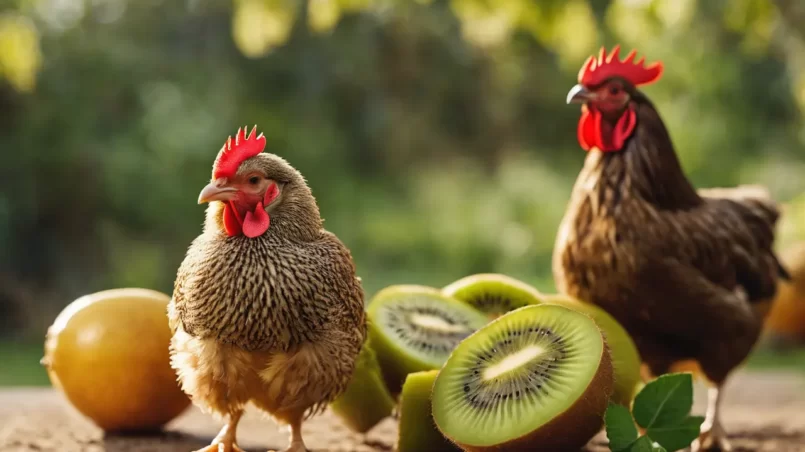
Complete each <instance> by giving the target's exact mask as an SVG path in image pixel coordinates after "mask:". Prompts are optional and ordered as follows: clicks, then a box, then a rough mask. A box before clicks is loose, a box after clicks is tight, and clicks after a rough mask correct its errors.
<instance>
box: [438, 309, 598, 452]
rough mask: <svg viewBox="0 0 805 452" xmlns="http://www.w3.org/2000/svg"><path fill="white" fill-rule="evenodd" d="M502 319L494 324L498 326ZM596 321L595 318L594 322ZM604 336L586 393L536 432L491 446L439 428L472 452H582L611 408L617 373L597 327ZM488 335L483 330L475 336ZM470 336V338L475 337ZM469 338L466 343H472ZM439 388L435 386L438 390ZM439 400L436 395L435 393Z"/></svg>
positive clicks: (460, 445) (464, 448)
mask: <svg viewBox="0 0 805 452" xmlns="http://www.w3.org/2000/svg"><path fill="white" fill-rule="evenodd" d="M533 308H538V309H539V308H541V306H528V307H523V308H520V309H517V310H515V311H513V312H512V313H514V312H516V311H520V310H525V309H533ZM551 308H556V309H562V310H569V311H572V310H571V309H568V308H565V307H561V306H551ZM577 314H578V315H579V316H584V317H587V318H589V316H587V315H586V314H582V313H577ZM499 320H501V319H498V320H496V321H493V322H492V323H495V322H497V321H499ZM590 320H592V319H590ZM596 330H597V331H598V332H599V334H600V341H601V344H602V347H601V354H600V355H599V356H598V365H597V367H596V369H597V370H596V373H595V374H594V375H593V377H592V379H591V380H590V382H589V384H588V385H587V387H586V389H585V390H584V392H583V393H582V394H581V395H580V396H579V397H578V398H577V399H576V401H575V402H574V403H573V404H572V405H571V406H569V407H568V408H566V409H565V410H564V411H563V412H561V413H559V414H557V415H555V416H554V417H553V418H552V419H551V420H549V421H548V422H546V423H544V424H542V425H541V426H539V427H537V428H536V429H534V430H533V431H532V432H530V433H527V434H525V435H522V436H520V437H517V438H513V439H511V440H508V441H505V442H499V443H496V444H490V445H477V444H467V443H464V442H462V441H460V440H457V439H456V438H455V437H454V436H453V435H450V432H448V431H446V430H444V429H443V428H442V427H441V426H440V425H439V423H438V421H437V423H436V426H437V428H438V429H439V430H440V431H441V432H442V434H443V435H444V436H445V437H446V438H448V439H450V440H451V441H453V442H454V443H455V444H456V445H458V446H459V447H461V449H462V450H465V451H472V452H476V451H477V452H487V451H499V452H509V451H524V452H525V451H535V450H544V451H553V452H565V451H567V452H578V451H579V449H581V448H582V447H584V445H586V444H587V443H588V442H589V441H590V440H591V439H592V438H593V437H594V436H595V435H596V434H597V433H598V432H599V431H601V429H602V427H603V425H604V413H605V412H606V409H607V406H608V405H609V402H610V398H611V396H612V393H613V391H614V370H613V367H612V357H611V354H610V349H609V346H608V344H607V342H606V339H605V338H604V336H603V333H601V332H600V330H598V329H597V328H596ZM481 334H485V331H484V329H481V330H479V331H477V332H475V333H473V335H472V336H475V335H481ZM472 336H470V337H472ZM470 337H468V338H467V339H466V340H469V339H470ZM435 388H436V387H434V390H435ZM465 391H466V390H465ZM434 397H436V393H434Z"/></svg>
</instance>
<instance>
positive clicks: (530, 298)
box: [442, 273, 542, 319]
mask: <svg viewBox="0 0 805 452" xmlns="http://www.w3.org/2000/svg"><path fill="white" fill-rule="evenodd" d="M442 293H444V294H445V295H447V296H449V297H453V298H455V299H457V300H460V301H463V302H465V303H467V304H469V305H470V306H472V307H474V308H475V309H478V310H479V311H481V312H483V313H485V314H486V315H487V316H489V318H490V319H495V318H497V317H499V316H501V315H503V314H505V313H507V312H509V311H511V310H512V309H517V308H521V307H523V306H528V305H532V304H538V303H540V301H541V298H542V295H541V294H540V292H539V291H538V290H537V289H535V288H534V287H533V286H531V285H529V284H527V283H525V282H523V281H520V280H519V279H516V278H512V277H511V276H507V275H503V274H500V273H478V274H475V275H470V276H466V277H464V278H461V279H459V280H457V281H455V282H453V283H451V284H450V285H448V286H446V287H445V288H443V289H442Z"/></svg>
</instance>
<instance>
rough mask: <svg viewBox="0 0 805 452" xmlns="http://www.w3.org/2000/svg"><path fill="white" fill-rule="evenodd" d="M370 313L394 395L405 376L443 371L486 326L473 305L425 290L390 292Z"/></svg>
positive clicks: (385, 375)
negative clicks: (467, 340) (459, 347)
mask: <svg viewBox="0 0 805 452" xmlns="http://www.w3.org/2000/svg"><path fill="white" fill-rule="evenodd" d="M366 312H367V314H368V317H369V338H370V340H371V341H372V347H373V348H374V350H375V353H376V354H377V360H378V362H379V363H380V368H381V371H382V373H383V378H384V379H385V381H386V385H387V387H388V389H389V391H391V393H392V394H394V395H397V394H399V392H400V389H401V388H402V384H403V381H405V377H406V375H408V374H409V373H412V372H418V371H423V370H432V369H438V368H440V367H442V365H443V364H444V362H445V360H447V357H448V356H450V352H452V351H453V349H454V348H455V346H456V345H458V343H459V342H461V340H462V339H464V338H465V337H467V336H469V335H470V334H472V333H473V332H475V330H477V329H478V328H480V327H482V326H483V325H485V324H486V322H487V318H486V316H484V315H483V314H482V313H480V312H478V311H476V310H475V309H473V308H472V307H470V306H469V305H467V304H465V303H462V302H460V301H458V300H455V299H453V298H450V297H447V296H445V295H443V294H442V293H441V292H440V291H439V290H438V289H435V288H433V287H427V286H420V285H394V286H389V287H386V288H385V289H383V290H381V291H379V292H378V293H377V294H376V295H375V296H374V297H372V299H371V300H370V302H369V305H368V307H367V309H366Z"/></svg>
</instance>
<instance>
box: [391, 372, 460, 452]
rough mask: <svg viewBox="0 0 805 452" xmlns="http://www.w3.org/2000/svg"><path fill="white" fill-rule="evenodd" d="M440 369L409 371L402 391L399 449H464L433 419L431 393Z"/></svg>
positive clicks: (407, 451)
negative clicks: (449, 438)
mask: <svg viewBox="0 0 805 452" xmlns="http://www.w3.org/2000/svg"><path fill="white" fill-rule="evenodd" d="M438 374H439V371H438V370H427V371H424V372H414V373H411V374H408V376H407V377H406V378H405V383H403V387H402V393H401V394H400V408H399V413H400V429H399V436H398V438H397V447H396V450H397V452H422V451H426V450H438V451H443V452H449V451H460V450H461V449H459V448H458V447H456V445H455V444H453V443H451V442H450V441H448V440H447V438H445V437H444V435H442V434H441V432H439V430H438V429H437V428H436V424H434V422H433V415H432V414H431V412H432V410H431V403H430V397H431V392H432V390H433V382H434V381H435V380H436V375H438Z"/></svg>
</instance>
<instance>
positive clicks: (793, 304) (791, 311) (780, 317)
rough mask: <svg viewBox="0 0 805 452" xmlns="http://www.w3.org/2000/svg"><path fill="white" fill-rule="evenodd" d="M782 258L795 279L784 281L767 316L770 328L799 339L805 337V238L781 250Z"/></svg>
mask: <svg viewBox="0 0 805 452" xmlns="http://www.w3.org/2000/svg"><path fill="white" fill-rule="evenodd" d="M780 260H781V261H782V263H783V265H784V266H785V267H786V269H787V270H788V272H789V273H791V279H792V281H790V282H789V281H782V280H781V281H780V283H779V284H778V291H777V296H776V297H775V300H774V303H773V304H772V308H771V311H770V312H769V316H768V317H767V318H766V324H765V327H766V331H767V332H768V333H771V334H774V335H777V336H779V339H788V340H793V341H796V342H802V341H805V242H801V243H798V244H796V245H795V246H792V247H790V248H788V249H786V250H785V251H784V252H783V253H781V256H780Z"/></svg>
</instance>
